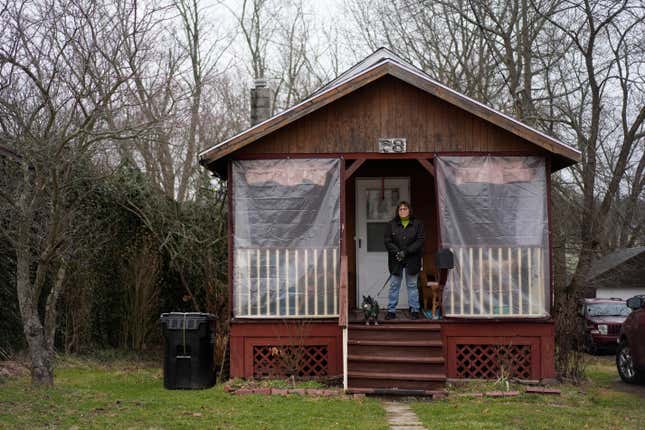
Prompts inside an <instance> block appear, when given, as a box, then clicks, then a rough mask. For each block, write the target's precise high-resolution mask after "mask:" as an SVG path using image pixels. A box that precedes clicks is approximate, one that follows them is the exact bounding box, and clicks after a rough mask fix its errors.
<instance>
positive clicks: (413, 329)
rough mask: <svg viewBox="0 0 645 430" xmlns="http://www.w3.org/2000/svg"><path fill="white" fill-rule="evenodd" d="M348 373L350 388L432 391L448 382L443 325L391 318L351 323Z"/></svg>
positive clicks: (361, 390)
mask: <svg viewBox="0 0 645 430" xmlns="http://www.w3.org/2000/svg"><path fill="white" fill-rule="evenodd" d="M347 343H348V357H347V367H348V368H347V375H348V389H349V391H351V392H366V391H371V392H378V391H384V390H395V391H396V390H401V392H411V391H414V390H417V392H430V391H433V390H435V391H436V390H440V389H443V388H444V386H445V382H446V365H445V359H444V347H443V341H442V337H441V325H440V324H436V323H430V322H427V321H421V322H412V321H401V320H397V321H392V322H387V323H382V324H379V325H378V326H374V325H369V326H367V325H365V324H362V323H352V324H349V327H348V342H347Z"/></svg>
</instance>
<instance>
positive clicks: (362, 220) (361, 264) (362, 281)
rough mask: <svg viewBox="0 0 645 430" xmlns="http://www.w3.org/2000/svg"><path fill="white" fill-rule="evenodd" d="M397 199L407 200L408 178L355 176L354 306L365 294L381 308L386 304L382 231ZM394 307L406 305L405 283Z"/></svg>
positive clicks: (391, 215)
mask: <svg viewBox="0 0 645 430" xmlns="http://www.w3.org/2000/svg"><path fill="white" fill-rule="evenodd" d="M401 200H405V201H407V202H409V201H410V179H409V178H369V179H368V178H356V237H355V238H354V239H355V242H356V266H357V269H356V273H357V275H358V279H357V285H358V294H357V300H356V305H357V307H360V305H361V303H362V301H363V296H367V295H370V296H372V297H375V298H376V299H377V300H378V302H379V305H380V307H381V309H385V308H386V307H387V296H388V291H389V287H387V286H386V287H385V288H382V287H383V285H384V284H385V281H386V280H387V278H388V277H389V275H390V272H389V270H388V268H387V251H386V249H385V243H384V232H385V226H386V225H387V223H388V222H390V221H391V220H392V218H393V217H394V214H395V211H396V205H397V204H398V203H399V202H400V201H401ZM379 291H380V293H379ZM377 294H378V295H377ZM397 307H398V308H400V309H407V308H408V292H407V288H405V283H402V285H401V290H400V293H399V304H398V306H397Z"/></svg>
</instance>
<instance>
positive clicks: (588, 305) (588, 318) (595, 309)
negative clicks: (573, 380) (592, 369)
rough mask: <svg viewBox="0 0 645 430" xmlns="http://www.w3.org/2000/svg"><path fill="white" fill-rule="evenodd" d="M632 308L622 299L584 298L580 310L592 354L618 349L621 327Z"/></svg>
mask: <svg viewBox="0 0 645 430" xmlns="http://www.w3.org/2000/svg"><path fill="white" fill-rule="evenodd" d="M630 312H631V309H630V308H628V307H627V304H626V303H625V301H624V300H622V299H584V300H583V301H582V303H581V306H580V308H579V310H578V315H579V316H580V318H581V325H582V329H583V330H584V333H585V343H584V347H585V350H586V351H587V352H589V353H590V354H597V353H598V352H600V351H601V350H611V352H614V350H615V349H616V341H617V340H618V335H619V333H620V327H621V326H622V324H623V321H625V318H627V315H629V314H630Z"/></svg>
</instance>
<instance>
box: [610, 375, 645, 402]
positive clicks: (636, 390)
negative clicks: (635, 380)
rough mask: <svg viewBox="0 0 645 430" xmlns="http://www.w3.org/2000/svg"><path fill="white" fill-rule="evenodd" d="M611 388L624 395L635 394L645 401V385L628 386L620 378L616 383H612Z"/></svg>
mask: <svg viewBox="0 0 645 430" xmlns="http://www.w3.org/2000/svg"><path fill="white" fill-rule="evenodd" d="M610 387H611V388H613V389H614V390H616V391H621V392H623V393H628V394H634V395H636V396H639V397H641V398H643V399H645V384H642V385H635V384H627V383H625V382H623V381H622V379H620V378H618V379H616V380H615V381H612V382H611V385H610Z"/></svg>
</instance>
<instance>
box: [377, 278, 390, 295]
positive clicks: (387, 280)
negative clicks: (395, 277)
mask: <svg viewBox="0 0 645 430" xmlns="http://www.w3.org/2000/svg"><path fill="white" fill-rule="evenodd" d="M391 278H392V274H391V273H390V276H388V277H387V279H386V280H385V283H384V284H383V286H382V287H381V289H380V290H378V293H376V297H378V296H380V295H381V292H382V291H383V288H385V286H386V285H387V283H388V282H390V279H391Z"/></svg>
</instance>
